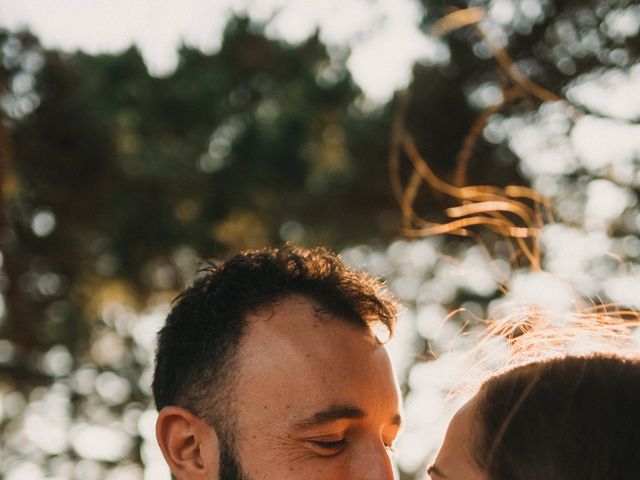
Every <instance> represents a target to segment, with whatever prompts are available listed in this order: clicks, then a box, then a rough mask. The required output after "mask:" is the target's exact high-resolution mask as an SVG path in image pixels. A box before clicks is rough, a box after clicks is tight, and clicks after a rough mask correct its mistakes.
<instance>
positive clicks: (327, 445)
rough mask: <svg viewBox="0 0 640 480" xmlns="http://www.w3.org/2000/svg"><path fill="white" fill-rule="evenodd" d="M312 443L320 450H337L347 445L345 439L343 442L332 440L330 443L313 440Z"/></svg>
mask: <svg viewBox="0 0 640 480" xmlns="http://www.w3.org/2000/svg"><path fill="white" fill-rule="evenodd" d="M311 443H313V444H314V445H315V446H317V447H320V448H326V449H335V448H340V447H342V446H343V445H345V444H346V443H347V440H346V439H344V438H343V439H341V440H332V441H330V442H326V441H322V440H312V441H311Z"/></svg>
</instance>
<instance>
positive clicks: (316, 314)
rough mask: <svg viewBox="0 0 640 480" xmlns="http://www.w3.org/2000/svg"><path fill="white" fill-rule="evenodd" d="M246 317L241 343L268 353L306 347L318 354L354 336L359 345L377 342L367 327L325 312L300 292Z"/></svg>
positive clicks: (352, 339)
mask: <svg viewBox="0 0 640 480" xmlns="http://www.w3.org/2000/svg"><path fill="white" fill-rule="evenodd" d="M247 320H248V322H247V323H248V328H247V331H246V333H245V337H244V338H243V344H245V345H249V346H251V347H253V348H258V349H259V350H265V351H266V353H269V354H272V353H273V352H272V350H278V351H280V353H286V352H287V351H289V350H292V351H294V352H295V351H298V350H306V351H307V352H308V353H313V352H315V353H316V354H317V353H322V352H323V351H327V349H328V350H334V349H336V348H337V347H339V346H341V345H340V343H341V342H342V343H344V342H353V341H356V339H358V340H360V342H357V343H358V346H364V345H366V344H370V345H371V346H374V345H376V344H377V342H376V341H375V337H374V336H373V334H372V333H371V332H370V331H369V330H368V329H362V328H359V327H358V326H356V325H353V324H351V323H349V322H348V321H347V320H344V319H342V318H339V317H335V316H333V315H331V314H329V313H326V312H324V311H323V310H322V309H321V308H319V307H318V306H317V304H316V303H315V302H313V301H312V300H310V299H307V298H305V297H302V296H292V297H288V298H286V299H284V300H282V301H280V302H278V303H276V304H273V305H270V306H268V307H263V308H261V309H259V310H257V311H255V312H252V313H250V314H249V315H248V316H247ZM336 342H338V343H337V344H336ZM332 346H333V347H334V348H331V347H332ZM253 348H252V349H250V350H253Z"/></svg>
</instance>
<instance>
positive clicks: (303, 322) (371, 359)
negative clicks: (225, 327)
mask: <svg viewBox="0 0 640 480" xmlns="http://www.w3.org/2000/svg"><path fill="white" fill-rule="evenodd" d="M318 315H323V314H319V313H318V312H317V311H314V308H313V304H312V303H311V302H310V301H308V300H306V299H304V298H302V299H300V298H294V299H289V300H284V301H282V302H280V303H278V304H277V305H276V306H275V307H274V309H273V310H272V311H261V312H256V313H255V317H253V318H250V319H249V320H250V328H249V329H248V331H247V333H246V334H245V338H244V339H243V341H242V344H241V346H240V349H239V374H238V384H237V387H238V389H239V390H240V391H241V392H242V394H243V395H247V396H258V397H260V396H261V397H262V398H261V400H264V402H263V403H264V404H265V405H267V404H268V403H269V402H272V403H273V405H274V408H276V407H277V408H278V409H280V406H284V409H285V410H287V407H288V410H289V414H290V415H291V414H293V413H294V410H295V411H296V416H298V415H299V416H300V418H304V417H305V416H310V415H313V414H314V413H316V412H319V411H322V410H325V409H327V408H329V407H331V406H332V405H351V406H354V407H356V408H360V409H361V410H362V411H363V413H364V414H368V413H369V412H368V410H371V408H372V407H371V403H372V400H375V401H377V400H376V399H384V400H383V401H384V402H386V403H388V404H389V405H390V406H391V407H392V406H393V405H396V406H397V405H398V400H397V398H398V391H397V385H396V382H395V378H394V374H393V369H392V367H391V363H390V360H389V356H388V354H387V352H386V349H385V348H384V346H382V345H380V344H379V343H377V342H376V341H375V338H374V337H373V336H372V335H371V334H368V333H367V332H363V331H362V330H360V329H358V328H357V327H354V326H353V325H350V324H348V323H347V322H345V321H342V320H339V319H335V318H333V317H328V318H324V317H323V318H319V317H318ZM240 391H238V393H241V392H240ZM365 407H366V408H365ZM367 409H368V410H367Z"/></svg>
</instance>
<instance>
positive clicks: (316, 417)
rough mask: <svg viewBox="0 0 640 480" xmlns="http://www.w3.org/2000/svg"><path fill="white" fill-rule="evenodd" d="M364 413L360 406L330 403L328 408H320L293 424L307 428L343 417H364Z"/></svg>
mask: <svg viewBox="0 0 640 480" xmlns="http://www.w3.org/2000/svg"><path fill="white" fill-rule="evenodd" d="M365 416H366V414H365V413H364V411H363V410H362V409H361V408H358V407H355V406H352V405H332V406H330V407H329V408H326V409H324V410H320V411H319V412H316V413H314V414H313V415H311V416H310V417H308V418H304V419H302V420H298V421H297V422H295V425H296V426H297V427H298V428H309V427H317V426H319V425H324V424H326V423H331V422H335V421H336V420H343V419H359V418H364V417H365Z"/></svg>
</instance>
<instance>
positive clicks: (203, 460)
mask: <svg viewBox="0 0 640 480" xmlns="http://www.w3.org/2000/svg"><path fill="white" fill-rule="evenodd" d="M156 438H157V439H158V444H159V445H160V449H161V450H162V454H163V455H164V458H165V460H166V461H167V463H168V464H169V468H170V469H171V473H173V475H174V476H175V477H176V478H177V479H178V480H205V479H206V480H212V479H217V478H218V469H219V458H220V449H219V448H220V446H219V442H218V436H217V434H216V432H215V429H214V428H213V427H211V426H210V425H209V424H207V422H205V421H204V420H202V419H200V418H198V417H197V416H195V415H194V414H193V413H191V412H189V411H188V410H185V409H184V408H180V407H165V408H163V409H162V410H160V414H159V415H158V420H157V421H156Z"/></svg>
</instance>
